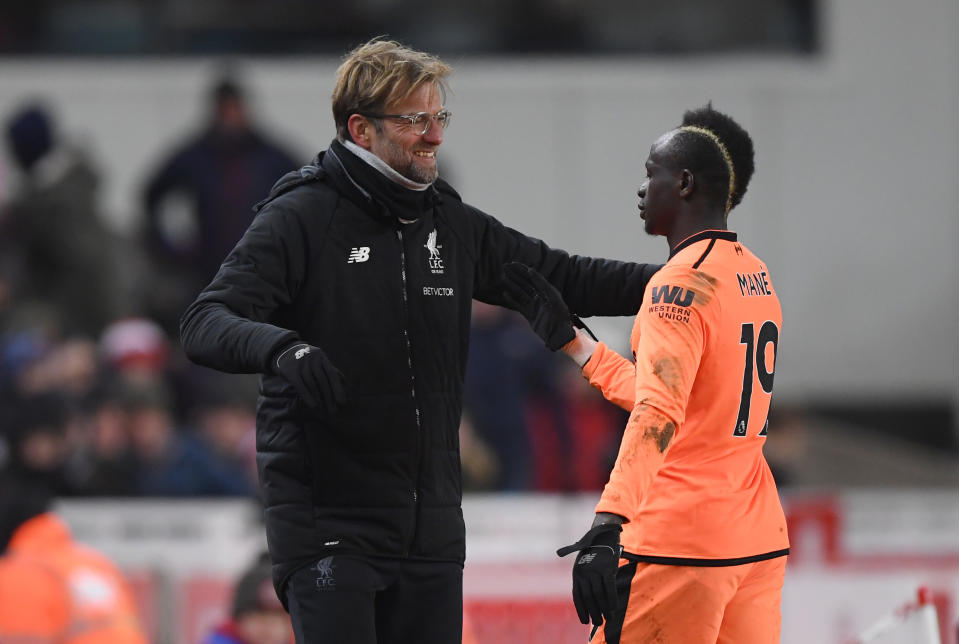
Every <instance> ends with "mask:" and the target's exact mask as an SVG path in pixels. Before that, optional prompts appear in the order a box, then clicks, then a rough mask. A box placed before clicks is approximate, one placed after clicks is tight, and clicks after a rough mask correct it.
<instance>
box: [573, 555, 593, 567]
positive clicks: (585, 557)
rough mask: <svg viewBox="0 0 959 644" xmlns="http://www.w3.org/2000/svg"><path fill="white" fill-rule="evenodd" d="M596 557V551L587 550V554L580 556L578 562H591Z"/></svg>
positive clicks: (580, 563)
mask: <svg viewBox="0 0 959 644" xmlns="http://www.w3.org/2000/svg"><path fill="white" fill-rule="evenodd" d="M595 558H596V553H595V552H587V553H586V554H585V555H583V556H582V557H580V558H579V560H578V561H577V562H576V563H577V564H578V565H583V564H588V563H591V562H592V561H593V559H595Z"/></svg>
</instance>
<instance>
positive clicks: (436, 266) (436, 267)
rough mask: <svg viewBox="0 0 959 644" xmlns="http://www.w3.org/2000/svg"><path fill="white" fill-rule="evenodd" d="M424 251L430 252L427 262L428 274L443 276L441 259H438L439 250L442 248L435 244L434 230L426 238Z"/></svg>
mask: <svg viewBox="0 0 959 644" xmlns="http://www.w3.org/2000/svg"><path fill="white" fill-rule="evenodd" d="M423 247H424V248H425V249H426V250H428V251H429V252H430V257H429V260H427V261H428V262H429V264H430V272H431V273H433V274H434V275H442V274H443V272H444V271H443V258H442V257H440V249H441V248H442V246H440V245H439V244H437V243H436V229H435V228H434V229H433V232H431V233H430V234H429V236H428V237H427V238H426V244H425V245H424V246H423Z"/></svg>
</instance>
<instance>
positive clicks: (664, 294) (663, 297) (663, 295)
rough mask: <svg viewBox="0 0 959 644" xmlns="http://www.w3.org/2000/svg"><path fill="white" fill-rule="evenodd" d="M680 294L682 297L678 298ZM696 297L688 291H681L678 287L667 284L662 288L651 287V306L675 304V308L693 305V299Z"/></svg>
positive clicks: (692, 292)
mask: <svg viewBox="0 0 959 644" xmlns="http://www.w3.org/2000/svg"><path fill="white" fill-rule="evenodd" d="M680 294H682V296H680ZM695 297H696V293H695V292H694V291H690V290H689V289H686V290H683V289H682V287H679V286H669V285H668V284H666V285H663V286H654V287H653V304H659V303H665V304H675V305H676V306H689V305H690V304H692V303H693V298H695Z"/></svg>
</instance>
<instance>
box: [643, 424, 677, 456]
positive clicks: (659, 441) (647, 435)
mask: <svg viewBox="0 0 959 644" xmlns="http://www.w3.org/2000/svg"><path fill="white" fill-rule="evenodd" d="M675 433H676V426H675V425H674V424H672V423H670V422H667V423H666V424H665V425H663V426H662V427H656V426H655V425H651V426H649V427H647V428H646V431H645V432H643V438H644V439H646V440H651V441H653V442H654V443H656V449H658V450H659V453H660V454H662V453H663V452H665V451H666V448H667V447H669V443H670V441H672V440H673V435H674V434H675Z"/></svg>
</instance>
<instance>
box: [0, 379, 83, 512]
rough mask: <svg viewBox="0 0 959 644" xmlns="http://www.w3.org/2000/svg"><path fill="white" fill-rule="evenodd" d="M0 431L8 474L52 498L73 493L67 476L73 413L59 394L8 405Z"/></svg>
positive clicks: (70, 478) (37, 396)
mask: <svg viewBox="0 0 959 644" xmlns="http://www.w3.org/2000/svg"><path fill="white" fill-rule="evenodd" d="M4 417H5V418H4V422H3V424H2V427H3V428H4V430H5V431H4V433H5V434H6V440H7V443H8V450H9V464H8V467H9V470H10V471H11V472H12V473H13V474H14V475H16V476H17V477H18V478H20V479H22V480H24V481H25V482H27V483H30V484H32V485H36V486H39V487H42V488H43V489H46V490H49V491H50V493H52V494H57V495H70V494H73V493H75V492H76V491H77V486H76V482H75V481H74V480H73V479H72V477H71V476H70V475H69V473H68V468H67V463H68V460H69V459H70V457H71V455H72V453H73V443H72V441H71V437H70V435H69V434H68V427H69V424H70V421H71V419H72V417H73V412H72V410H71V408H70V406H69V404H68V402H67V400H66V398H65V397H64V396H63V395H62V394H60V393H59V392H46V393H38V394H32V395H29V396H24V397H21V398H17V399H15V400H14V401H12V402H8V404H7V405H6V407H5V410H4Z"/></svg>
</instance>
